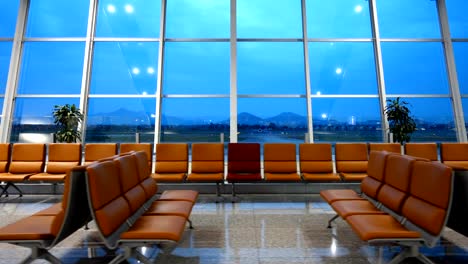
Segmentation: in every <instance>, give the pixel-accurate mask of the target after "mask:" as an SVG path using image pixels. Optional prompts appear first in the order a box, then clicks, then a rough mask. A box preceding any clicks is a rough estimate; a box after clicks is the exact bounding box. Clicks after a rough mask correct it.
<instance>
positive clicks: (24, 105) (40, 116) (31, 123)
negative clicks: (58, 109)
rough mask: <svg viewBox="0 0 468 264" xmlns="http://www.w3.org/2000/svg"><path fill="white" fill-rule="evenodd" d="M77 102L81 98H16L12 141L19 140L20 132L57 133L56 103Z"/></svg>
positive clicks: (78, 102) (77, 103) (76, 103)
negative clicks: (55, 122)
mask: <svg viewBox="0 0 468 264" xmlns="http://www.w3.org/2000/svg"><path fill="white" fill-rule="evenodd" d="M65 104H75V105H77V106H79V104H80V99H79V98H16V100H15V106H14V107H15V109H14V114H13V127H12V130H11V139H10V141H11V142H17V141H18V137H19V134H20V133H41V134H42V133H47V134H48V133H55V131H57V128H56V126H55V124H54V118H53V116H52V112H53V111H54V106H55V105H65Z"/></svg>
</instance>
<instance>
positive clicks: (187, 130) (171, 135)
mask: <svg viewBox="0 0 468 264" xmlns="http://www.w3.org/2000/svg"><path fill="white" fill-rule="evenodd" d="M221 133H224V140H225V141H227V142H229V99H228V98H164V99H163V100H162V115H161V137H160V141H161V142H220V137H221Z"/></svg>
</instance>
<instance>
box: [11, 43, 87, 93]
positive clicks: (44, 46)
mask: <svg viewBox="0 0 468 264" xmlns="http://www.w3.org/2000/svg"><path fill="white" fill-rule="evenodd" d="M84 48H85V43H84V42H26V43H24V46H23V56H22V63H21V71H20V77H19V85H18V94H79V93H80V91H81V78H82V75H83V59H84Z"/></svg>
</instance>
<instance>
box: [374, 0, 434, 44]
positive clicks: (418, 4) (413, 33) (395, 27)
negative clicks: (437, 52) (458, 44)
mask: <svg viewBox="0 0 468 264" xmlns="http://www.w3.org/2000/svg"><path fill="white" fill-rule="evenodd" d="M377 14H378V18H379V29H380V36H381V37H382V38H440V28H439V16H438V14H437V1H434V0H411V1H408V0H379V1H377Z"/></svg>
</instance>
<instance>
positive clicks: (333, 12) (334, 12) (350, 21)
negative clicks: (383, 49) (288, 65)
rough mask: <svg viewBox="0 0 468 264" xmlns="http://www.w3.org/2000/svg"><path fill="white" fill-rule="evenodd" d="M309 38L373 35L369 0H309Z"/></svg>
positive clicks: (365, 36)
mask: <svg viewBox="0 0 468 264" xmlns="http://www.w3.org/2000/svg"><path fill="white" fill-rule="evenodd" d="M306 10H307V37H308V38H370V37H372V31H371V19H370V14H369V1H367V0H348V1H343V0H327V1H323V0H307V1H306Z"/></svg>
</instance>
